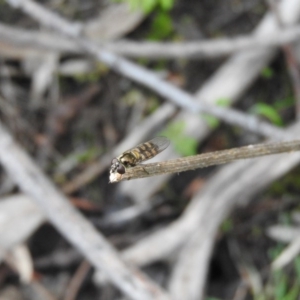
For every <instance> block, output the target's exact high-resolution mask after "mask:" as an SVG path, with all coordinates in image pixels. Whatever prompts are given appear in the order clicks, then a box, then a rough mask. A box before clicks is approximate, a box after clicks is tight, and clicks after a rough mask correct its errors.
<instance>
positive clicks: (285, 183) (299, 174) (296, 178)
mask: <svg viewBox="0 0 300 300" xmlns="http://www.w3.org/2000/svg"><path fill="white" fill-rule="evenodd" d="M290 191H293V192H294V193H300V169H299V168H297V169H295V170H293V171H292V172H291V173H289V174H287V175H286V176H284V177H283V178H281V179H280V180H277V181H276V182H274V183H273V184H272V185H271V187H270V188H269V194H271V195H272V196H275V197H276V196H278V195H283V194H287V193H290Z"/></svg>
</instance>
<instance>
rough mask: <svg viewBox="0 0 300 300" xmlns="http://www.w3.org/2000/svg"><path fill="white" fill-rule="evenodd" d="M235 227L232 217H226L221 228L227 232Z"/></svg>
mask: <svg viewBox="0 0 300 300" xmlns="http://www.w3.org/2000/svg"><path fill="white" fill-rule="evenodd" d="M232 228H233V223H232V219H226V220H224V221H223V223H222V225H221V230H222V232H224V233H226V232H229V231H231V230H232Z"/></svg>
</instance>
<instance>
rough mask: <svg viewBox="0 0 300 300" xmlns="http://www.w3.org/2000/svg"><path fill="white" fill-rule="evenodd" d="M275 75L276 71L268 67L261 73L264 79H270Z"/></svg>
mask: <svg viewBox="0 0 300 300" xmlns="http://www.w3.org/2000/svg"><path fill="white" fill-rule="evenodd" d="M273 75H274V71H273V70H272V69H271V68H269V67H266V68H264V69H263V70H262V71H261V76H262V77H263V78H266V79H270V78H272V77H273Z"/></svg>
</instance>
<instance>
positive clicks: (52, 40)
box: [0, 23, 300, 59]
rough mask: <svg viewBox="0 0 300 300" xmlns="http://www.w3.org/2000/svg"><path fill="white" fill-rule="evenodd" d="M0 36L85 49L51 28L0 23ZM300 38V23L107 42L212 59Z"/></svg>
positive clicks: (111, 47) (141, 51) (125, 49)
mask: <svg viewBox="0 0 300 300" xmlns="http://www.w3.org/2000/svg"><path fill="white" fill-rule="evenodd" d="M0 38H1V39H2V40H3V41H7V42H8V43H10V44H14V45H16V46H19V47H34V48H40V49H46V50H52V51H64V52H71V53H82V52H83V51H82V49H81V48H80V47H79V46H78V44H77V43H75V42H74V41H73V40H70V39H66V38H63V37H61V36H59V35H55V34H53V33H50V32H41V31H37V30H26V29H19V28H15V27H11V26H8V25H5V24H3V23H0ZM299 38H300V26H294V27H291V28H286V29H282V30H279V31H278V32H276V34H267V35H261V36H255V35H241V36H237V37H234V38H217V39H212V40H201V41H199V42H196V41H193V42H189V41H185V42H173V43H168V42H165V43H161V42H160V43H155V42H134V41H129V40H120V41H116V42H107V43H103V45H102V46H103V47H104V48H105V49H106V50H108V51H111V52H114V53H116V54H118V55H122V56H126V57H132V58H137V57H144V58H147V59H161V58H165V59H174V58H190V59H212V58H217V57H220V56H226V55H230V54H232V53H235V52H238V51H242V50H247V49H254V48H255V49H257V48H267V47H278V46H282V45H285V44H286V43H290V42H293V41H296V40H298V39H299Z"/></svg>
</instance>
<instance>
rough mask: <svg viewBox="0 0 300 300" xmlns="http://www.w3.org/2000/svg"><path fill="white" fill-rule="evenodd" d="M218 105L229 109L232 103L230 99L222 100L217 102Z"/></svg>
mask: <svg viewBox="0 0 300 300" xmlns="http://www.w3.org/2000/svg"><path fill="white" fill-rule="evenodd" d="M216 105H218V106H222V107H228V106H230V105H231V101H230V99H228V98H220V99H218V100H217V101H216Z"/></svg>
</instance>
